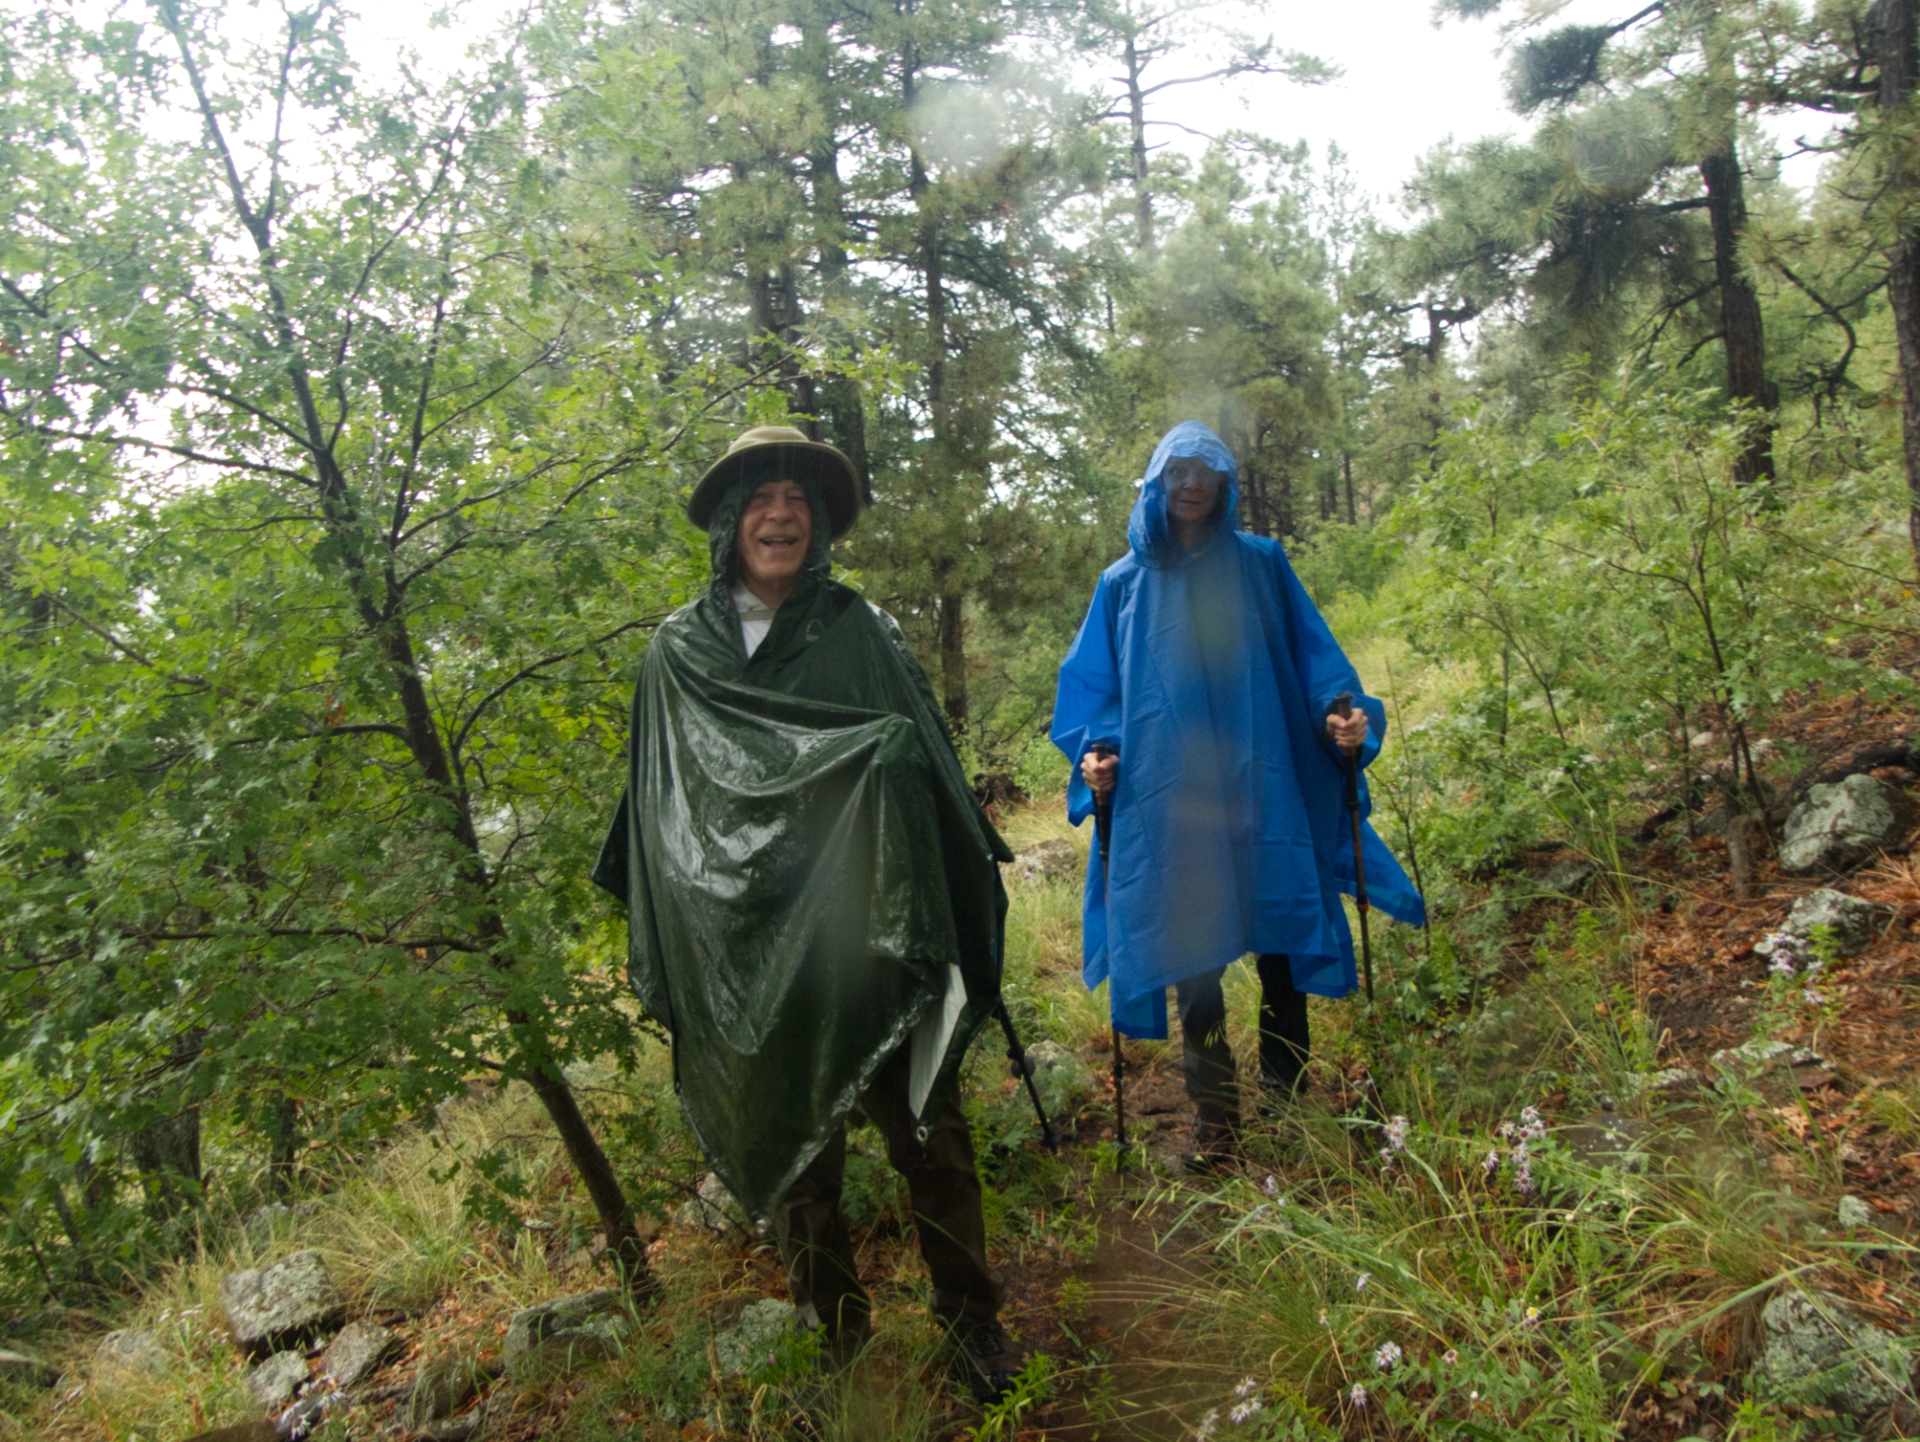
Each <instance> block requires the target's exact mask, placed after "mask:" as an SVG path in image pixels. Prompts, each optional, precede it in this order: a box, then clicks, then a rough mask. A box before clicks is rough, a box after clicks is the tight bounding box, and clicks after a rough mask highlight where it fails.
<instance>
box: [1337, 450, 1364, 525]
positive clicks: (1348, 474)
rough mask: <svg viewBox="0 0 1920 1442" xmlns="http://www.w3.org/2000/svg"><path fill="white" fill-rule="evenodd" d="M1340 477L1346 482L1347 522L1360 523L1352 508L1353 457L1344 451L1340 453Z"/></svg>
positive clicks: (1351, 523)
mask: <svg viewBox="0 0 1920 1442" xmlns="http://www.w3.org/2000/svg"><path fill="white" fill-rule="evenodd" d="M1340 478H1341V479H1342V480H1343V481H1345V482H1346V484H1347V524H1348V525H1349V526H1357V525H1359V524H1360V519H1359V515H1358V513H1357V512H1356V511H1355V510H1354V508H1353V457H1352V456H1351V455H1349V454H1347V453H1346V452H1345V451H1342V452H1341V453H1340Z"/></svg>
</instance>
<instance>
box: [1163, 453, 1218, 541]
mask: <svg viewBox="0 0 1920 1442" xmlns="http://www.w3.org/2000/svg"><path fill="white" fill-rule="evenodd" d="M1166 488H1167V523H1168V524H1169V525H1170V526H1171V527H1172V528H1173V534H1174V537H1175V539H1176V540H1178V541H1179V542H1180V544H1181V545H1183V546H1191V545H1192V544H1193V543H1194V540H1195V539H1196V538H1197V537H1198V536H1199V534H1200V530H1201V527H1203V526H1204V525H1205V524H1206V522H1207V520H1208V519H1209V518H1210V517H1211V516H1212V515H1213V508H1214V505H1215V504H1216V503H1217V502H1218V501H1219V499H1220V473H1219V472H1218V471H1216V470H1214V469H1213V467H1211V466H1209V465H1208V464H1207V463H1206V462H1205V461H1201V460H1196V459H1194V458H1193V457H1192V456H1176V457H1174V458H1173V459H1172V460H1170V461H1168V462H1167V470H1166Z"/></svg>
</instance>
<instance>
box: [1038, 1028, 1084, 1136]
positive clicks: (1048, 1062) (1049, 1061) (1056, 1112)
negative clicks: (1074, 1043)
mask: <svg viewBox="0 0 1920 1442" xmlns="http://www.w3.org/2000/svg"><path fill="white" fill-rule="evenodd" d="M1027 1061H1028V1063H1029V1065H1031V1066H1032V1068H1033V1085H1034V1088H1035V1090H1037V1091H1038V1092H1039V1093H1040V1104H1041V1105H1042V1106H1044V1107H1045V1108H1046V1109H1047V1115H1048V1116H1049V1117H1051V1118H1052V1119H1053V1120H1055V1121H1058V1120H1059V1119H1060V1118H1062V1117H1065V1116H1071V1115H1072V1114H1073V1113H1074V1112H1076V1111H1078V1110H1079V1109H1080V1103H1081V1102H1083V1101H1085V1100H1086V1099H1087V1098H1088V1097H1089V1096H1091V1095H1092V1094H1093V1068H1091V1067H1089V1066H1088V1065H1087V1064H1086V1063H1085V1062H1083V1061H1081V1060H1080V1058H1079V1057H1077V1056H1075V1055H1074V1054H1073V1053H1072V1051H1070V1050H1069V1049H1068V1048H1066V1047H1064V1046H1062V1045H1060V1043H1059V1042H1057V1041H1037V1042H1035V1043H1034V1044H1033V1045H1032V1046H1030V1047H1028V1048H1027Z"/></svg>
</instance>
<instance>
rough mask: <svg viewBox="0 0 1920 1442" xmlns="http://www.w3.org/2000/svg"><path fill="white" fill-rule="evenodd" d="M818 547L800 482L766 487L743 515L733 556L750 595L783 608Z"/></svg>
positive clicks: (754, 496)
mask: <svg viewBox="0 0 1920 1442" xmlns="http://www.w3.org/2000/svg"><path fill="white" fill-rule="evenodd" d="M812 542H813V507H812V505H811V504H810V503H809V502H808V500H807V493H806V491H805V490H804V489H803V488H802V487H801V485H800V483H799V482H798V481H763V482H761V483H760V484H759V485H758V486H755V487H754V489H753V494H752V495H751V496H749V497H747V504H746V509H745V510H743V511H742V512H741V513H740V533H739V538H738V539H737V540H736V541H735V542H734V552H735V554H736V555H737V556H738V557H739V560H740V578H741V579H742V580H744V581H745V582H746V583H747V589H748V590H749V591H751V592H753V594H754V595H756V596H758V597H759V598H760V599H761V600H762V601H765V602H766V603H767V604H768V605H769V606H774V607H778V606H779V605H780V603H781V602H782V601H784V600H786V599H787V597H788V596H789V595H791V594H792V593H793V585H794V582H795V581H797V580H798V579H799V578H800V572H801V570H802V568H804V567H805V565H806V564H807V550H808V548H809V547H810V546H811V544H812Z"/></svg>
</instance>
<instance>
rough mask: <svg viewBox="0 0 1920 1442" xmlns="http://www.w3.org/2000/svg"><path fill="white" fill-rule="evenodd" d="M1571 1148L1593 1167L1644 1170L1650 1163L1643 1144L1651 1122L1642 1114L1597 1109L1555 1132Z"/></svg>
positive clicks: (1575, 1154)
mask: <svg viewBox="0 0 1920 1442" xmlns="http://www.w3.org/2000/svg"><path fill="white" fill-rule="evenodd" d="M1555 1135H1557V1136H1558V1137H1559V1138H1560V1140H1561V1141H1562V1142H1563V1143H1564V1144H1565V1145H1566V1148H1567V1150H1568V1151H1570V1152H1572V1153H1573V1155H1574V1156H1575V1157H1577V1158H1579V1159H1580V1160H1581V1161H1583V1162H1585V1163H1586V1164H1587V1165H1588V1166H1590V1167H1619V1168H1621V1169H1622V1170H1624V1171H1640V1170H1643V1169H1644V1168H1645V1167H1646V1165H1647V1154H1646V1152H1645V1151H1644V1150H1642V1149H1641V1143H1643V1142H1644V1141H1645V1140H1646V1137H1647V1124H1646V1123H1645V1122H1643V1121H1641V1120H1640V1119H1639V1118H1638V1117H1627V1116H1621V1115H1620V1114H1619V1113H1618V1112H1595V1113H1593V1115H1591V1116H1588V1117H1584V1118H1582V1119H1581V1120H1580V1121H1579V1122H1578V1123H1576V1124H1575V1125H1573V1126H1570V1127H1562V1128H1561V1129H1560V1130H1559V1131H1558V1132H1557V1133H1555Z"/></svg>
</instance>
